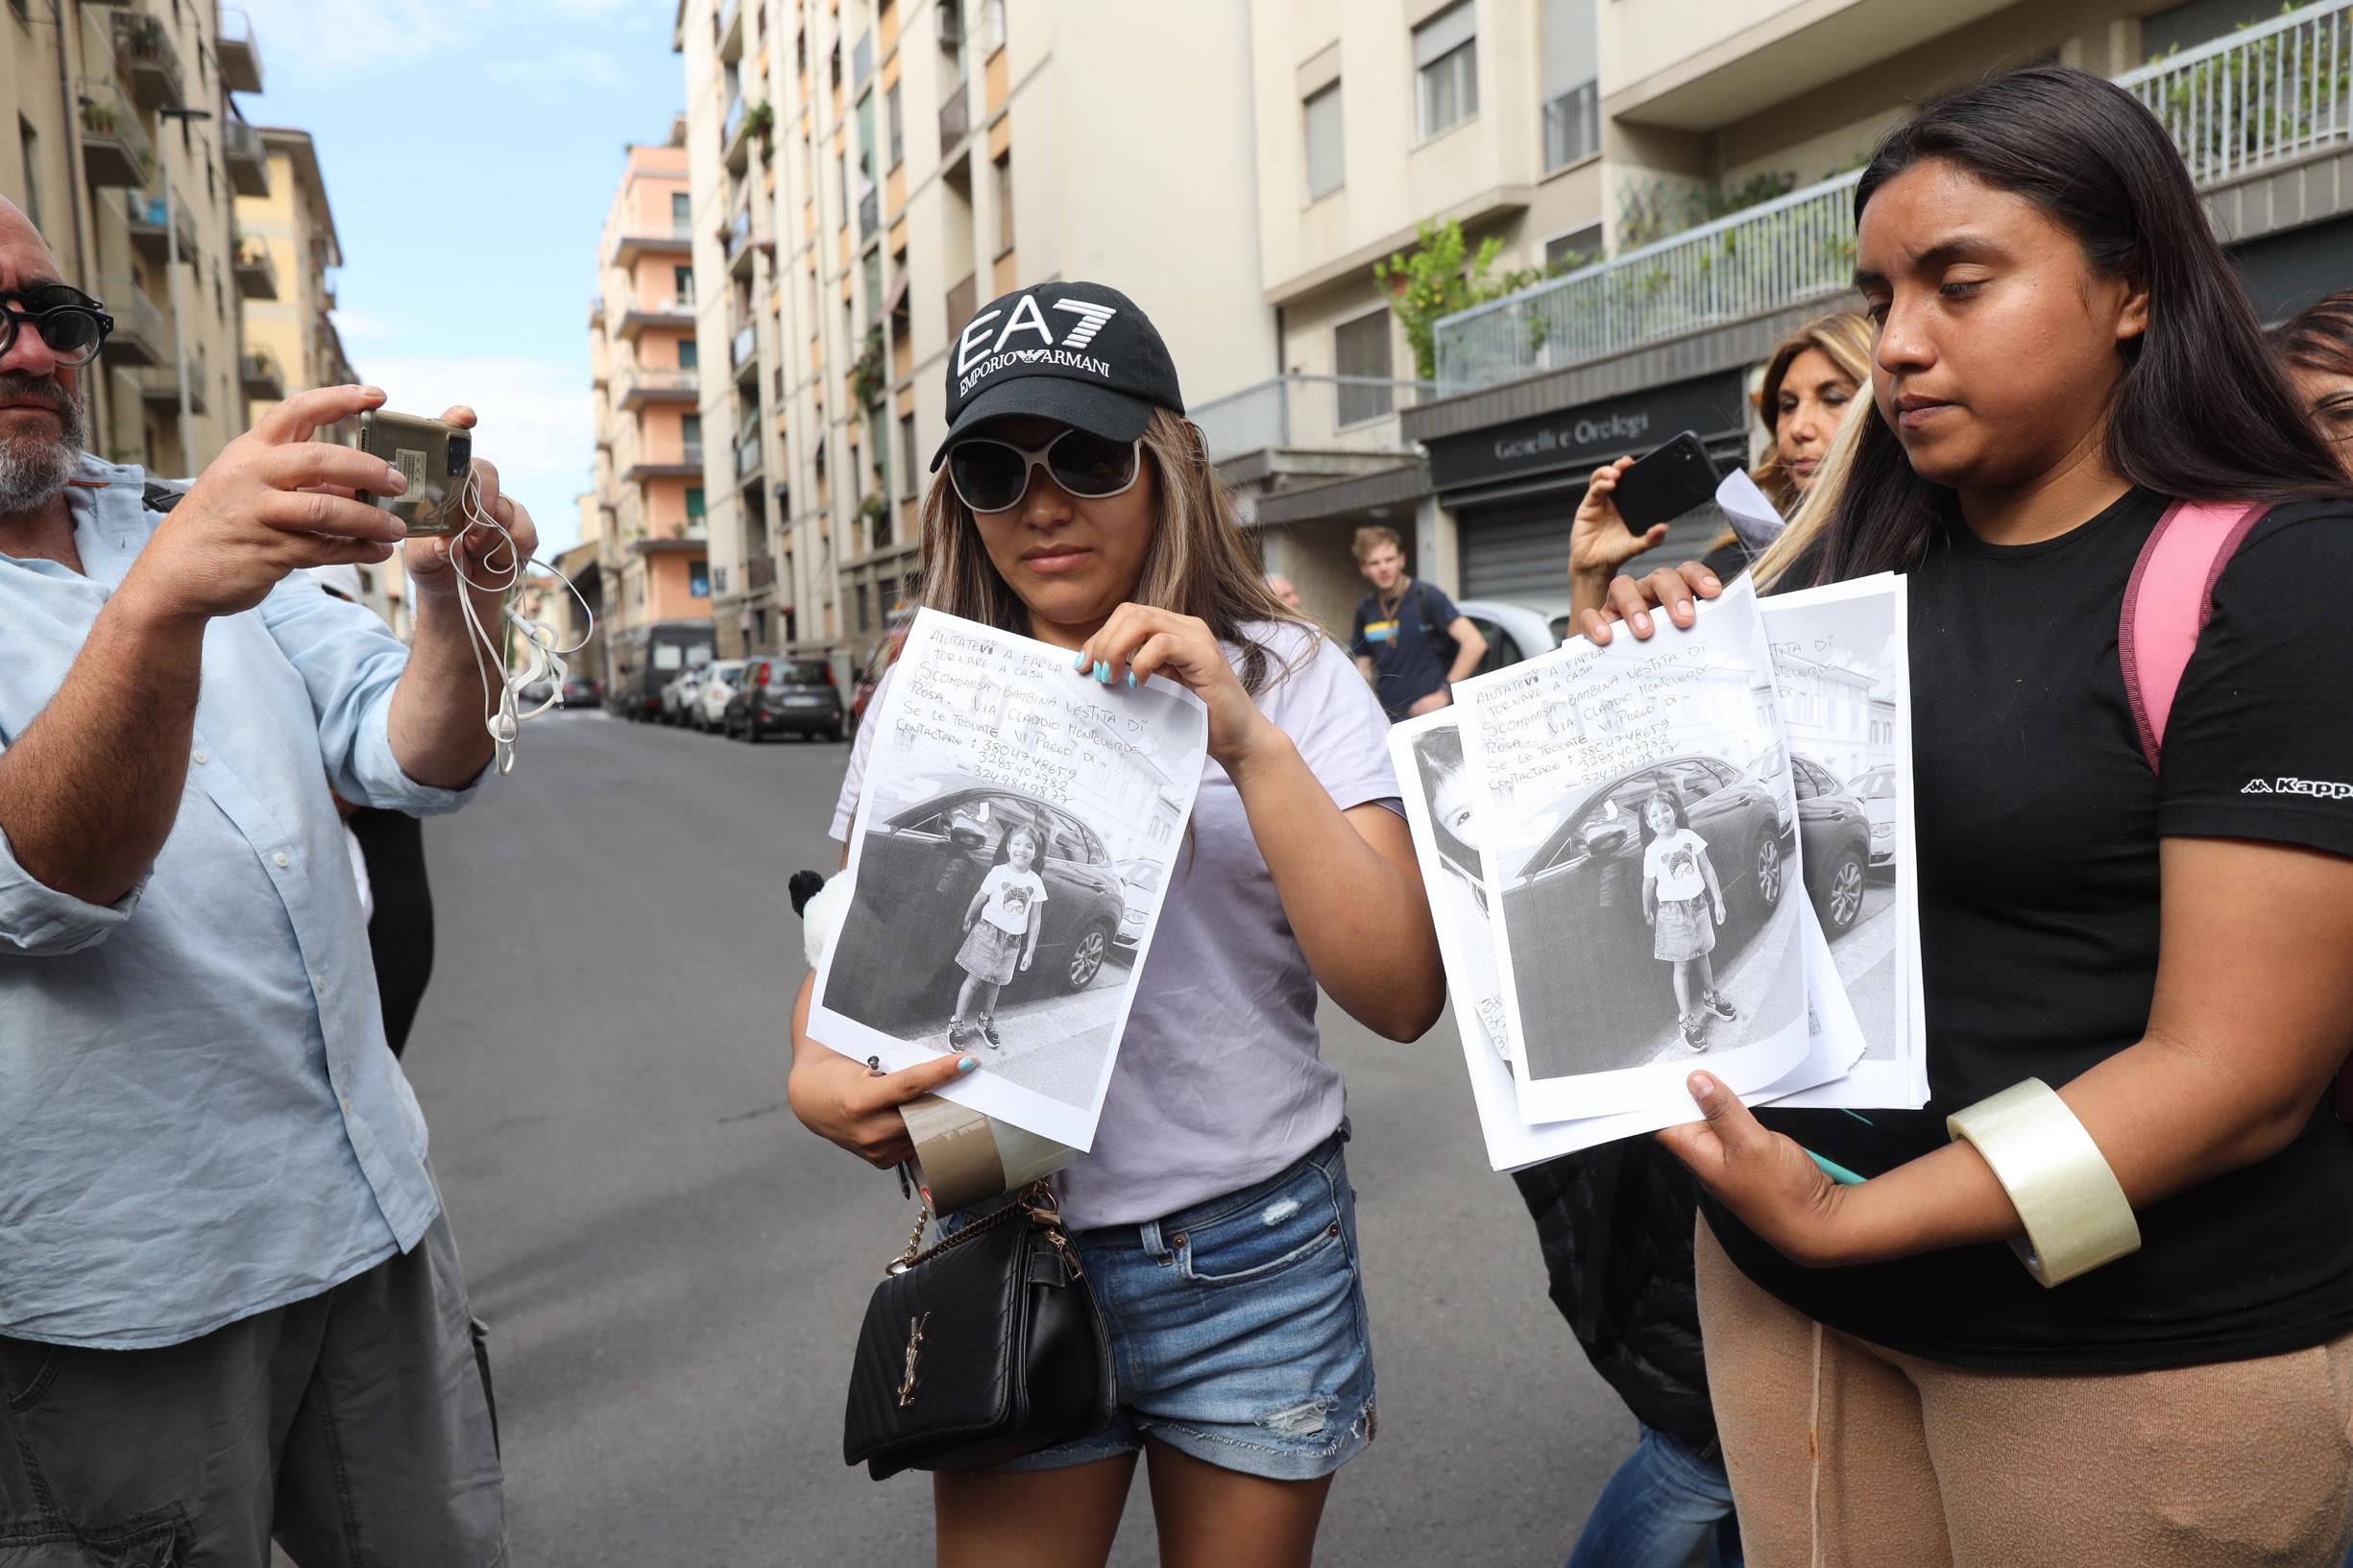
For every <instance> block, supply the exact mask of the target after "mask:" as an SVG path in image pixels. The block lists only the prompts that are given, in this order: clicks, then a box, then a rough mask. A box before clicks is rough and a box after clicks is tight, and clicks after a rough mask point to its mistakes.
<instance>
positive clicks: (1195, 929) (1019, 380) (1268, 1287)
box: [790, 283, 1444, 1568]
mask: <svg viewBox="0 0 2353 1568" xmlns="http://www.w3.org/2000/svg"><path fill="white" fill-rule="evenodd" d="M1183 407H1184V404H1183V400H1182V398H1181V396H1180V395H1179V393H1178V390H1177V384H1176V368H1175V366H1174V364H1173V363H1172V361H1171V359H1170V356H1169V352H1168V350H1167V348H1166V347H1165V346H1164V345H1163V343H1162V342H1161V340H1160V337H1159V335H1158V334H1157V332H1155V331H1154V330H1153V328H1152V324H1151V323H1150V322H1149V321H1148V320H1147V319H1146V318H1145V316H1144V313H1143V312H1142V311H1141V310H1139V309H1138V308H1137V307H1136V305H1135V303H1134V302H1132V301H1130V300H1128V298H1127V297H1126V296H1125V295H1122V294H1118V293H1116V292H1114V291H1112V290H1110V289H1107V288H1104V287H1102V286H1100V285H1096V284H1091V283H1043V284H1038V285H1036V286H1034V287H1032V288H1029V289H1025V290H1021V291H1019V292H1017V293H1014V294H1010V295H1007V296H1006V297H1004V298H1003V299H1000V300H997V301H994V302H991V303H989V304H988V305H985V306H983V307H982V310H981V311H980V312H979V313H978V314H976V315H975V316H974V317H973V319H972V324H971V326H969V327H968V328H967V329H966V330H965V332H964V333H963V335H962V337H961V339H960V340H959V344H958V352H957V353H956V355H955V356H954V362H953V364H952V365H951V368H950V371H949V385H948V414H949V423H950V428H949V434H948V439H947V441H946V443H945V445H944V446H943V447H942V449H941V452H940V454H939V457H938V458H936V459H934V468H938V467H939V466H940V465H941V464H942V463H943V462H944V464H945V468H946V471H945V472H943V473H942V474H941V475H940V477H939V478H938V479H937V480H936V481H935V482H934V484H933V486H932V490H931V494H930V495H929V497H928V498H927V500H926V502H925V512H924V549H923V565H924V572H923V577H924V583H925V603H926V606H927V608H930V609H934V610H940V611H945V612H947V613H948V614H950V615H959V616H962V617H964V618H966V619H968V620H974V621H980V622H983V623H985V624H987V625H990V626H994V627H997V628H999V629H1001V630H1004V631H1009V632H1015V633H1019V634H1023V635H1026V636H1029V637H1031V638H1035V639H1039V640H1041V641H1044V642H1048V643H1051V644H1053V645H1054V646H1055V647H1056V648H1058V649H1062V650H1067V652H1068V655H1069V659H1070V664H1071V667H1072V668H1073V669H1074V670H1075V671H1082V672H1085V673H1086V675H1087V676H1089V677H1091V681H1092V683H1093V685H1092V687H1091V689H1094V690H1096V691H1098V692H1099V693H1100V695H1099V697H1098V699H1097V701H1098V702H1099V703H1100V705H1102V706H1103V707H1104V708H1106V709H1109V710H1111V711H1112V712H1117V707H1118V704H1119V703H1120V701H1121V699H1122V696H1123V693H1124V691H1125V689H1126V688H1133V687H1141V686H1144V685H1147V684H1149V683H1152V682H1160V681H1167V682H1173V683H1176V684H1177V685H1179V686H1181V687H1182V688H1185V689H1187V690H1189V691H1191V692H1192V693H1194V694H1195V695H1196V696H1198V697H1199V698H1200V699H1201V702H1202V704H1203V705H1204V706H1205V709H1206V714H1207V726H1208V756H1209V760H1208V762H1207V764H1206V766H1205V767H1204V768H1203V771H1202V775H1201V786H1200V793H1199V795H1198V796H1197V797H1196V802H1195V806H1194V810H1193V815H1192V819H1191V821H1190V823H1189V824H1188V825H1187V826H1186V827H1185V830H1184V834H1185V837H1184V842H1183V844H1182V845H1181V847H1180V848H1179V850H1178V851H1177V853H1176V860H1175V864H1174V867H1173V868H1172V870H1171V872H1170V875H1169V883H1168V888H1167V892H1166V895H1165V901H1164V903H1163V905H1162V906H1161V915H1160V920H1159V924H1158V928H1157V929H1156V930H1155V931H1154V932H1153V933H1152V936H1151V946H1150V951H1149V956H1148V958H1147V960H1146V961H1145V963H1144V965H1143V969H1142V973H1141V975H1140V977H1138V979H1137V980H1136V982H1135V984H1136V989H1135V993H1134V997H1133V1001H1132V1003H1131V1006H1130V1010H1129V1013H1128V1027H1127V1033H1126V1036H1125V1039H1124V1040H1123V1042H1122V1044H1121V1048H1120V1049H1119V1052H1118V1055H1117V1057H1116V1061H1115V1065H1114V1066H1113V1068H1112V1075H1111V1080H1110V1085H1109V1088H1108V1090H1107V1092H1106V1093H1105V1095H1104V1100H1103V1105H1102V1111H1101V1116H1100V1119H1099V1121H1098V1122H1097V1132H1096V1137H1095V1141H1094V1145H1093V1148H1092V1151H1091V1152H1089V1153H1087V1154H1084V1155H1082V1156H1080V1157H1079V1160H1078V1162H1077V1163H1076V1164H1075V1165H1073V1166H1072V1167H1071V1168H1070V1169H1069V1170H1067V1171H1066V1172H1064V1174H1063V1175H1062V1176H1061V1177H1059V1178H1057V1184H1058V1191H1057V1198H1058V1202H1059V1207H1060V1211H1061V1214H1062V1216H1063V1218H1064V1219H1065V1220H1066V1221H1067V1222H1068V1223H1069V1224H1070V1226H1071V1227H1072V1230H1073V1233H1074V1239H1075V1241H1076V1242H1077V1243H1078V1247H1079V1253H1080V1255H1081V1257H1082V1258H1083V1261H1084V1265H1085V1270H1086V1275H1087V1277H1088V1279H1089V1280H1090V1281H1091V1282H1092V1284H1093V1287H1094V1291H1095V1294H1096V1299H1097V1302H1098V1304H1099V1306H1100V1307H1101V1309H1102V1311H1103V1313H1104V1318H1105V1321H1106V1324H1107V1326H1108V1328H1109V1331H1110V1335H1111V1344H1112V1350H1113V1357H1114V1364H1115V1365H1116V1367H1117V1368H1118V1380H1119V1398H1120V1402H1121V1403H1120V1410H1119V1413H1118V1416H1117V1418H1116V1419H1115V1420H1114V1422H1113V1424H1112V1426H1111V1427H1110V1429H1109V1430H1107V1431H1105V1432H1103V1433H1100V1434H1098V1435H1093V1436H1090V1437H1085V1438H1081V1439H1079V1440H1077V1441H1075V1442H1071V1443H1068V1444H1065V1445H1063V1446H1061V1447H1058V1448H1055V1449H1049V1450H1047V1451H1045V1452H1043V1453H1038V1454H1032V1455H1031V1456H1029V1457H1028V1458H1026V1459H1018V1460H1015V1461H1013V1462H1012V1463H1010V1464H1007V1465H1004V1466H1000V1467H998V1468H996V1469H994V1470H989V1471H982V1472H946V1471H943V1472H939V1473H937V1474H936V1475H935V1477H934V1508H935V1510H936V1513H937V1519H938V1539H939V1560H940V1561H941V1562H942V1563H946V1564H999V1563H1003V1564H1016V1563H1018V1564H1024V1565H1036V1564H1046V1565H1055V1564H1070V1565H1075V1568H1093V1565H1097V1564H1101V1563H1102V1562H1104V1560H1105V1558H1106V1557H1107V1556H1108V1554H1109V1552H1110V1549H1111V1542H1112V1537H1113V1534H1114V1532H1116V1530H1117V1528H1118V1524H1119V1519H1120V1514H1121V1511H1122V1509H1123V1508H1124V1507H1125V1504H1126V1499H1127V1495H1128V1487H1129V1484H1130V1482H1131V1480H1132V1478H1133V1476H1134V1473H1135V1468H1136V1462H1137V1459H1138V1457H1139V1455H1141V1456H1144V1457H1145V1458H1146V1459H1147V1460H1148V1462H1149V1468H1150V1474H1151V1480H1152V1496H1153V1504H1154V1508H1153V1513H1154V1517H1155V1519H1156V1520H1157V1523H1158V1529H1159V1532H1160V1536H1161V1540H1162V1542H1163V1545H1164V1550H1165V1552H1166V1554H1167V1556H1169V1557H1170V1558H1171V1559H1172V1560H1180V1561H1184V1562H1206V1561H1218V1562H1223V1563H1230V1564H1234V1565H1237V1568H1239V1565H1246V1564H1249V1565H1255V1564H1266V1565H1270V1568H1273V1565H1278V1564H1294V1563H1299V1564H1303V1563H1305V1562H1306V1561H1308V1559H1309V1556H1310V1554H1311V1552H1312V1550H1313V1546H1314V1540H1315V1534H1316V1528H1317V1523H1318V1521H1319V1519H1320V1517H1321V1514H1322V1507H1323V1500H1324V1496H1325V1493H1326V1491H1327V1490H1328V1488H1329V1485H1330V1482H1331V1477H1332V1475H1333V1473H1334V1472H1335V1471H1337V1470H1338V1469H1339V1468H1340V1466H1341V1465H1343V1464H1344V1463H1346V1461H1347V1460H1348V1459H1351V1458H1353V1457H1354V1456H1355V1455H1356V1454H1357V1453H1358V1452H1359V1451H1360V1450H1361V1449H1362V1448H1363V1447H1364V1445H1365V1444H1366V1443H1367V1442H1368V1441H1370V1440H1371V1436H1372V1430H1373V1420H1374V1417H1373V1379H1372V1363H1371V1352H1370V1348H1369V1342H1368V1339H1367V1328H1366V1315H1365V1306H1364V1294H1363V1291H1362V1288H1361V1285H1360V1283H1359V1280H1358V1274H1357V1249H1356V1230H1355V1210H1354V1194H1353V1190H1352V1189H1351V1187H1350V1185H1349V1182H1348V1177H1347V1168H1346V1161H1345V1158H1344V1153H1343V1150H1344V1146H1345V1145H1346V1142H1347V1137H1348V1130H1347V1124H1346V1122H1345V1120H1344V1119H1343V1116H1342V1108H1343V1094H1342V1086H1341V1081H1340V1075H1339V1073H1338V1072H1337V1071H1336V1070H1335V1069H1334V1068H1332V1067H1331V1066H1330V1065H1329V1064H1327V1063H1325V1062H1323V1061H1322V1059H1321V1056H1320V1054H1319V1051H1318V1047H1317V1034H1316V1024H1315V1007H1316V994H1317V991H1318V988H1319V987H1320V988H1321V989H1322V991H1323V992H1325V993H1326V994H1328V995H1329V996H1330V997H1331V998H1332V999H1333V1000H1334V1001H1337V1002H1338V1003H1339V1004H1340V1005H1341V1006H1342V1007H1344V1008H1346V1010H1347V1011H1348V1012H1349V1013H1350V1014H1351V1015H1352V1016H1354V1017H1355V1018H1357V1019H1358V1020H1359V1021H1361V1022H1362V1023H1364V1024H1365V1025H1368V1026H1369V1027H1371V1028H1372V1029H1374V1030H1376V1031H1378V1032H1379V1033H1381V1034H1383V1035H1386V1036H1388V1037H1390V1038H1392V1039H1396V1040H1411V1039H1414V1038H1416V1037H1418V1036H1419V1035H1420V1034H1421V1033H1422V1032H1423V1031H1424V1030H1426V1029H1427V1028H1428V1027H1429V1026H1430V1025H1431V1024H1432V1023H1433V1022H1434V1021H1435V1020H1436V1019H1437V1017H1438V1014H1439V1011H1440V1009H1441V1008H1442V1006H1443V1003H1444V980H1443V974H1442V971H1441V969H1440V964H1439V957H1438V945H1437V938H1436V935H1435V933H1434V931H1433V929H1432V927H1431V922H1430V914H1429V908H1428V905H1427V902H1426V900H1425V898H1424V896H1423V893H1422V890H1421V882H1420V879H1419V874H1418V872H1417V870H1416V867H1415V864H1414V859H1413V850H1412V841H1411V838H1410V837H1409V835H1408V833H1407V831H1406V827H1405V823H1404V821H1403V819H1402V817H1401V816H1400V815H1399V812H1398V808H1397V804H1396V796H1397V784H1396V779H1395V773H1394V771H1393V769H1392V766H1391V763H1390V760H1389V755H1388V751H1387V747H1386V743H1385V736H1386V731H1387V725H1386V723H1385V721H1384V719H1383V716H1382V713H1381V711H1380V707H1379V705H1378V703H1376V702H1375V701H1374V699H1373V697H1372V694H1371V691H1370V690H1368V689H1367V688H1366V686H1365V684H1364V682H1363V681H1362V680H1361V679H1360V678H1358V676H1357V674H1356V671H1355V668H1354V666H1353V665H1352V664H1351V663H1349V660H1348V658H1347V655H1346V653H1345V652H1343V651H1342V650H1341V649H1340V648H1339V646H1338V645H1336V644H1334V643H1333V642H1332V641H1330V640H1329V639H1327V638H1324V637H1323V636H1322V635H1321V634H1320V633H1318V632H1317V631H1316V630H1315V629H1314V628H1313V627H1312V626H1311V625H1310V624H1308V623H1307V622H1305V621H1304V620H1302V619H1301V618H1300V617H1299V616H1298V615H1296V614H1295V613H1293V612H1292V611H1290V610H1288V609H1286V608H1285V607H1284V606H1283V605H1282V604H1280V603H1279V602H1278V601H1277V600H1276V599H1275V598H1274V595H1273V594H1272V593H1271V592H1270V591H1268V589H1267V587H1266V585H1265V582H1264V580H1263V579H1262V578H1261V577H1260V575H1259V573H1258V569H1257V567H1256V565H1255V564H1254V563H1253V562H1252V561H1251V559H1250V557H1249V552H1248V550H1247V549H1246V548H1245V546H1244V545H1243V543H1242V535H1241V533H1240V531H1239V530H1238V529H1237V528H1236V527H1235V525H1234V521H1233V518H1232V513H1231V503H1230V500H1229V498H1228V496H1227V495H1226V493H1225V489H1224V487H1223V486H1222V484H1221V483H1220V481H1219V480H1218V478H1217V475H1216V472H1215V470H1213V469H1212V468H1211V467H1210V464H1209V460H1208V455H1207V452H1206V450H1205V448H1204V447H1203V445H1202V440H1201V431H1200V430H1199V429H1198V428H1196V427H1195V426H1194V425H1192V424H1191V423H1189V422H1186V420H1185V419H1184V417H1183ZM881 728H882V726H879V725H876V726H868V727H867V728H866V730H865V731H863V732H861V735H860V737H859V746H858V749H857V750H856V752H855V753H854V754H853V757H852V760H851V764H850V770H849V776H848V779H847V781H846V782H845V784H844V785H843V790H842V797H841V806H840V808H839V811H838V813H837V816H836V819H835V831H836V835H837V837H840V838H842V839H844V840H845V841H846V840H847V839H848V837H849V834H850V828H851V824H852V822H853V821H854V813H855V808H856V806H857V803H858V800H859V797H860V793H861V787H862V786H863V784H864V783H865V782H866V781H865V778H864V769H865V766H866V759H867V758H868V757H869V756H870V755H871V754H872V746H873V739H872V736H873V734H874V732H875V731H877V730H879V729H881ZM809 1005H810V989H809V988H808V987H806V986H805V987H804V988H803V991H802V994H801V1000H800V1005H799V1008H798V1009H797V1010H796V1014H795V1021H794V1038H793V1048H794V1052H793V1067H792V1074H791V1080H790V1096H791V1101H792V1107H793V1110H794V1112H795V1114H796V1115H798V1116H799V1118H800V1119H801V1121H802V1122H804V1123H806V1124H807V1125H808V1126H809V1127H810V1128H811V1129H812V1130H813V1131H815V1132H817V1133H819V1134H820V1135H822V1136H824V1137H826V1138H830V1139H832V1140H833V1141H834V1142H835V1143H837V1144H839V1145H841V1146H843V1147H844V1148H846V1149H849V1150H850V1151H851V1152H853V1153H855V1154H857V1155H859V1156H860V1157H861V1158H862V1159H865V1160H867V1161H869V1162H871V1163H873V1164H875V1165H878V1166H882V1167H885V1168H887V1167H889V1166H892V1165H895V1164H897V1163H898V1162H899V1161H901V1160H902V1159H904V1158H905V1157H906V1156H907V1154H908V1152H909V1146H908V1139H907V1134H906V1128H905V1126H904V1124H903V1122H901V1120H900V1118H899V1115H898V1112H897V1110H896V1107H897V1106H898V1105H900V1104H903V1103H905V1102H906V1101H907V1100H909V1099H910V1098H914V1097H915V1096H917V1095H919V1094H923V1093H925V1092H927V1091H929V1090H931V1089H933V1088H934V1087H936V1086H938V1085H940V1084H943V1083H946V1082H949V1081H952V1080H954V1079H955V1078H956V1076H957V1075H958V1073H966V1072H972V1071H975V1070H976V1069H978V1068H979V1063H978V1062H977V1061H976V1059H975V1058H973V1057H970V1056H961V1057H959V1056H957V1055H954V1054H950V1055H946V1056H942V1057H940V1058H939V1059H938V1060H937V1061H936V1062H934V1063H932V1064H928V1065H925V1066H921V1067H917V1068H913V1069H910V1070H908V1071H905V1072H901V1073H891V1074H887V1075H875V1074H870V1073H868V1072H867V1070H866V1068H865V1067H864V1066H863V1065H862V1064H861V1063H860V1062H858V1061H856V1060H852V1059H849V1058H847V1057H845V1056H843V1055H840V1054H837V1052H835V1051H833V1050H830V1049H827V1048H826V1046H825V1045H824V1044H823V1043H821V1042H819V1041H817V1040H813V1039H811V1038H809V1037H808V1034H807V1020H808V1009H809ZM994 1061H995V1059H994V1058H992V1059H991V1068H990V1069H986V1070H984V1071H989V1070H994Z"/></svg>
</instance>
